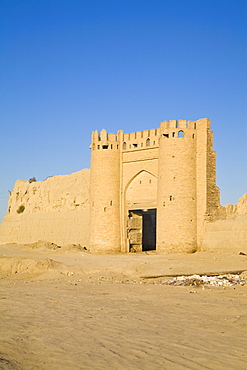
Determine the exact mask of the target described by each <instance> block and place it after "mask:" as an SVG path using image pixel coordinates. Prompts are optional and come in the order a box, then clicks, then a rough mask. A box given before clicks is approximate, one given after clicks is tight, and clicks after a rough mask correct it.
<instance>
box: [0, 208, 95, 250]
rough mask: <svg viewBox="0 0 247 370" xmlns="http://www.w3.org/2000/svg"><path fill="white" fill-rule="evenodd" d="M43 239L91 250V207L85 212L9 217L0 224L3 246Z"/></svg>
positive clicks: (0, 238) (44, 213)
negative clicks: (77, 245)
mask: <svg viewBox="0 0 247 370" xmlns="http://www.w3.org/2000/svg"><path fill="white" fill-rule="evenodd" d="M39 240H43V241H48V242H51V243H56V244H58V245H66V244H81V245H82V246H85V247H87V248H88V247H89V206H87V207H86V208H85V209H84V210H75V211H61V212H49V213H48V212H39V213H26V214H24V213H23V214H21V215H14V214H13V215H7V216H5V217H4V219H3V222H2V224H1V225H0V244H5V243H19V244H28V243H34V242H37V241H39Z"/></svg>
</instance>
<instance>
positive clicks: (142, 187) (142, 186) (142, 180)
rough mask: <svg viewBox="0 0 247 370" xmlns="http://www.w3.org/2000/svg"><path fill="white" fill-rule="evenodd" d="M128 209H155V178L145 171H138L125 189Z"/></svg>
mask: <svg viewBox="0 0 247 370" xmlns="http://www.w3.org/2000/svg"><path fill="white" fill-rule="evenodd" d="M125 204H126V206H127V208H128V209H149V208H155V207H156V204H157V177H156V176H155V175H154V174H153V173H151V172H149V171H146V170H142V171H139V172H138V173H137V174H135V176H133V177H132V178H131V179H130V180H129V182H128V183H127V185H126V187H125Z"/></svg>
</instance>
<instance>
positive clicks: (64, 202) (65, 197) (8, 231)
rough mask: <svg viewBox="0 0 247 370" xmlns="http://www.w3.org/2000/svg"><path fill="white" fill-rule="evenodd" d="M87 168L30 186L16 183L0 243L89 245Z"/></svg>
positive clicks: (2, 225) (3, 224)
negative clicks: (47, 242) (46, 242)
mask: <svg viewBox="0 0 247 370" xmlns="http://www.w3.org/2000/svg"><path fill="white" fill-rule="evenodd" d="M89 174H90V171H89V170H88V169H84V170H82V171H79V172H75V173H72V174H71V175H64V176H54V177H49V178H47V179H46V180H45V181H37V182H32V183H29V181H24V180H17V181H16V184H15V186H14V189H13V191H12V192H11V195H10V198H9V204H8V213H7V216H5V217H4V219H3V222H2V224H1V225H0V243H11V242H16V243H32V242H36V241H38V240H45V241H50V242H53V243H56V244H62V245H64V244H71V243H79V244H82V245H88V243H89V212H90V207H89Z"/></svg>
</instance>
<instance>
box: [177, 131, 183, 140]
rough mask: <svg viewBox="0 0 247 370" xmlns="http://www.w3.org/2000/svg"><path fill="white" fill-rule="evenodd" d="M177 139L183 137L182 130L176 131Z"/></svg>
mask: <svg viewBox="0 0 247 370" xmlns="http://www.w3.org/2000/svg"><path fill="white" fill-rule="evenodd" d="M178 137H180V138H181V137H184V132H183V131H182V130H180V131H178Z"/></svg>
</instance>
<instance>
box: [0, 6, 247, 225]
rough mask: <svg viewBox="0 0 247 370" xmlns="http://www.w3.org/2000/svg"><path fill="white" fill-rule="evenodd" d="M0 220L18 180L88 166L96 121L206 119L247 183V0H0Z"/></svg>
mask: <svg viewBox="0 0 247 370" xmlns="http://www.w3.org/2000/svg"><path fill="white" fill-rule="evenodd" d="M0 89H1V91H0V94H1V96H0V122H1V132H0V158H1V163H0V174H1V181H0V201H1V203H0V219H1V217H2V216H3V215H4V214H5V212H6V208H7V199H8V190H12V188H13V186H14V183H15V181H16V179H24V180H28V179H29V178H31V177H33V176H35V177H36V179H37V180H44V179H45V178H46V177H47V176H52V175H58V174H68V173H71V172H75V171H78V170H80V169H82V168H85V167H89V163H90V150H89V145H90V140H91V131H92V130H95V129H98V130H100V129H102V128H106V129H107V130H108V131H110V132H117V130H118V129H123V130H124V131H125V132H132V131H137V130H145V129H150V128H157V127H158V126H159V123H160V122H161V121H164V120H169V119H187V120H197V119H199V118H205V117H207V118H210V119H211V121H212V129H213V130H214V132H215V150H216V151H217V185H218V186H219V187H220V188H221V202H222V204H223V205H224V204H226V203H236V202H237V200H238V198H239V197H240V196H242V195H243V193H244V192H247V147H246V143H247V1H245V0H203V1H202V0H19V1H18V0H1V1H0Z"/></svg>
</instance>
